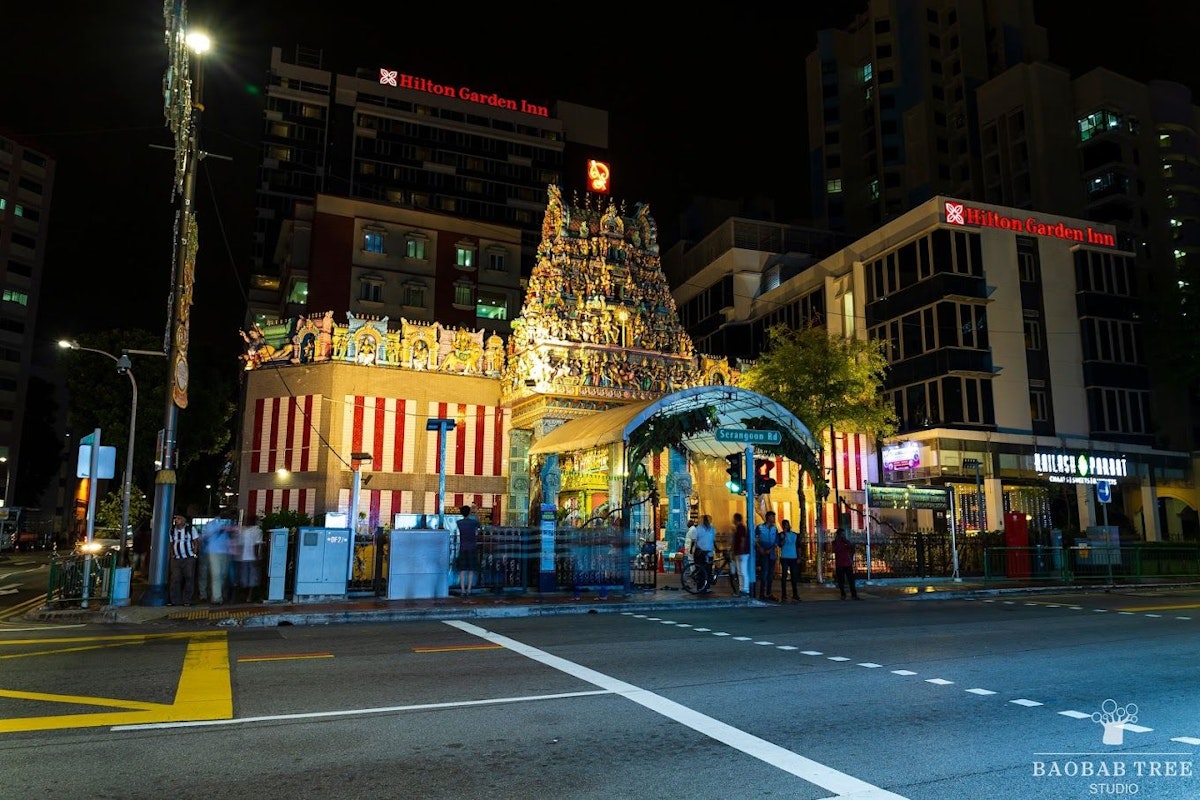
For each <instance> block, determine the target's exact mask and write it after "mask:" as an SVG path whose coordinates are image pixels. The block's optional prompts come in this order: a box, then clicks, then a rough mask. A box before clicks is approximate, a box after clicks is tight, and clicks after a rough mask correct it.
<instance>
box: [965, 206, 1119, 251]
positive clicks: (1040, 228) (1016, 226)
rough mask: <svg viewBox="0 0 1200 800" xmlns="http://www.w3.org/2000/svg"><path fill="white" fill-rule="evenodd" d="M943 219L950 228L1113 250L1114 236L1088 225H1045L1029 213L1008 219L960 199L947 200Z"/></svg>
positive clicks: (1052, 223) (1058, 222) (1062, 223)
mask: <svg viewBox="0 0 1200 800" xmlns="http://www.w3.org/2000/svg"><path fill="white" fill-rule="evenodd" d="M942 213H943V217H944V219H945V221H946V223H947V224H950V225H964V226H966V225H969V226H972V227H976V228H997V229H999V230H1004V231H1012V232H1013V233H1026V234H1032V235H1034V236H1049V237H1051V238H1054V239H1066V240H1067V241H1071V242H1079V243H1080V244H1089V245H1093V246H1097V247H1116V246H1117V237H1116V236H1114V235H1113V234H1111V233H1107V232H1105V231H1099V230H1096V229H1095V228H1093V227H1092V226H1090V225H1085V226H1083V227H1075V226H1072V225H1067V224H1066V223H1064V222H1062V221H1061V220H1058V221H1055V222H1045V221H1043V220H1041V219H1038V218H1037V217H1036V216H1034V215H1032V214H1030V215H1029V216H1025V217H1010V216H1005V215H1004V214H1000V213H997V212H995V211H992V210H991V209H987V208H976V207H975V206H972V205H970V204H968V203H964V202H962V201H959V200H947V201H946V203H945V207H944V209H943V212H942Z"/></svg>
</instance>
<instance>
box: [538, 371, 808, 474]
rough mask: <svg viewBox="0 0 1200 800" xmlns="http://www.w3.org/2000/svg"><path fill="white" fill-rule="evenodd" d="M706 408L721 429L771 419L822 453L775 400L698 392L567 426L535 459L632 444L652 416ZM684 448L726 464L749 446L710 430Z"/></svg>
mask: <svg viewBox="0 0 1200 800" xmlns="http://www.w3.org/2000/svg"><path fill="white" fill-rule="evenodd" d="M700 408H713V409H715V410H716V412H717V425H718V427H723V428H738V427H744V426H745V425H746V423H747V421H748V420H752V419H761V418H768V419H770V420H772V421H773V422H774V423H775V424H777V425H778V426H779V427H780V428H781V429H782V430H784V431H787V432H789V433H790V434H791V435H792V436H794V437H795V438H796V439H797V440H799V441H800V442H801V443H803V444H804V445H806V446H807V447H808V448H809V449H810V450H811V451H812V452H814V453H815V452H817V451H818V450H819V449H820V448H819V445H818V443H817V441H816V439H814V438H813V436H812V434H811V433H810V432H809V431H808V429H807V428H806V427H804V424H803V423H802V422H800V420H798V419H796V416H795V415H794V414H792V412H790V411H788V410H787V409H786V408H784V407H783V406H781V405H780V404H779V403H777V402H775V401H774V400H772V399H771V398H769V397H765V396H763V395H761V394H757V393H755V392H751V391H748V390H746V389H739V388H737V387H735V386H695V387H692V388H690V389H681V390H679V391H678V392H675V393H673V394H669V395H666V396H664V397H660V398H659V399H657V400H649V401H643V402H639V403H631V404H630V405H627V406H621V407H619V408H612V409H609V410H608V411H601V412H599V413H597V414H593V415H592V416H590V417H584V418H583V419H575V420H571V421H570V422H565V423H563V424H562V425H560V426H559V427H558V428H555V429H554V430H553V431H551V432H550V433H548V434H546V435H545V436H543V437H542V438H541V439H539V440H538V441H536V442H535V443H534V444H533V446H532V447H530V449H529V453H530V455H540V454H544V453H570V452H576V451H580V450H587V449H590V448H593V447H600V446H602V445H606V444H612V443H613V442H628V441H629V435H630V434H631V433H632V432H633V431H634V430H636V429H637V428H638V426H640V425H641V424H642V423H643V422H645V421H646V420H647V419H649V418H651V417H652V416H655V415H657V414H663V415H666V414H678V413H681V412H685V411H690V410H693V409H700ZM683 447H684V448H685V449H687V450H688V451H689V452H692V453H699V454H703V455H708V456H713V457H717V458H724V457H725V456H727V455H731V454H733V453H739V452H741V451H742V450H743V449H744V448H745V445H743V444H737V443H734V442H719V441H717V438H716V431H715V430H710V431H704V432H700V433H697V434H695V435H693V436H689V437H688V438H687V439H685V440H684V442H683Z"/></svg>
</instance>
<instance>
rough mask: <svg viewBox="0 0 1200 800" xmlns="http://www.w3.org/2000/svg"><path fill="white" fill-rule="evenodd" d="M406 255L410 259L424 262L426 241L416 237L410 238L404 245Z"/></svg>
mask: <svg viewBox="0 0 1200 800" xmlns="http://www.w3.org/2000/svg"><path fill="white" fill-rule="evenodd" d="M404 255H406V256H408V257H409V258H419V259H421V260H424V258H425V240H424V239H421V238H418V237H415V236H410V237H409V238H408V241H406V242H405V243H404Z"/></svg>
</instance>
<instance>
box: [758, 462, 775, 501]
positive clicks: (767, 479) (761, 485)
mask: <svg viewBox="0 0 1200 800" xmlns="http://www.w3.org/2000/svg"><path fill="white" fill-rule="evenodd" d="M773 469H775V462H774V461H772V460H771V459H767V458H756V459H754V493H755V494H769V493H770V491H771V487H773V486H774V485H775V479H774V478H772V477H771V470H773Z"/></svg>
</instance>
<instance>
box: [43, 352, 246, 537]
mask: <svg viewBox="0 0 1200 800" xmlns="http://www.w3.org/2000/svg"><path fill="white" fill-rule="evenodd" d="M78 342H79V344H80V345H81V346H82V347H90V348H93V349H95V350H103V351H104V352H106V353H111V354H112V355H114V356H120V354H121V351H122V350H124V349H131V350H161V349H162V340H161V339H160V338H159V337H157V336H155V335H154V334H152V333H149V332H148V331H142V330H130V331H122V330H109V331H102V332H99V333H92V334H87V335H83V336H80V337H79V338H78ZM192 344H193V350H195V351H197V352H196V354H195V355H196V357H194V358H191V359H190V360H189V366H190V367H191V380H190V387H191V390H190V391H189V393H188V407H187V409H186V410H185V411H184V412H183V413H181V414H180V415H179V430H178V441H179V446H178V458H177V464H176V467H177V469H178V470H179V471H180V473H181V476H180V477H181V486H182V485H183V484H184V481H186V482H187V485H188V486H190V487H191V493H192V494H193V495H195V496H196V497H197V498H199V499H198V500H197V502H198V504H199V505H201V506H203V505H204V504H205V503H206V502H207V497H206V496H205V490H204V488H203V487H204V485H205V484H206V483H213V482H214V481H213V477H214V476H213V475H196V476H190V475H188V474H187V472H188V467H190V466H192V465H195V464H197V462H198V460H199V459H201V458H202V457H204V456H207V455H217V456H224V454H225V451H226V450H227V449H228V447H229V442H230V439H231V425H232V421H233V418H234V412H235V409H236V396H237V389H236V377H237V375H238V374H239V370H238V368H237V366H236V362H231V363H230V364H229V366H228V369H227V371H228V375H229V377H228V378H226V377H225V376H224V373H223V371H222V370H221V368H220V365H218V364H214V363H213V361H212V359H211V358H210V357H209V354H208V352H207V351H206V350H205V349H204V348H202V347H200V346H199V343H198V342H196V341H193V343H192ZM130 358H131V360H132V362H133V373H134V378H135V380H136V381H137V388H138V404H137V429H136V432H135V433H136V441H135V443H134V458H133V477H134V479H133V484H134V486H137V487H152V486H153V484H154V477H155V475H154V473H155V469H156V467H155V464H154V458H155V455H156V452H155V451H156V449H157V444H158V432H159V431H160V430H161V429H162V426H163V407H164V404H165V403H166V395H165V394H164V391H165V387H166V371H167V361H166V359H158V358H154V357H153V356H139V355H134V356H131V357H130ZM60 359H61V363H62V365H63V368H64V370H65V373H66V386H67V398H68V399H67V414H68V419H69V428H70V430H72V431H73V432H74V433H75V436H76V438H75V439H74V441H73V442H72V444H75V443H77V442H78V437H80V436H83V435H86V434H88V433H91V432H92V431H93V430H94V429H95V428H97V427H99V428H100V429H101V430H102V432H103V434H102V438H103V440H104V441H103V443H104V444H106V445H113V446H115V447H116V448H117V463H118V464H121V465H124V464H125V455H126V454H125V449H126V447H127V446H128V442H129V412H130V403H131V400H132V398H131V389H132V386H131V383H130V381H129V378H128V377H127V376H125V375H121V374H120V373H118V372H117V369H116V364H114V363H113V362H112V360H111V359H108V358H105V357H104V356H101V355H98V354H96V353H89V352H86V351H82V350H63V351H61V353H60ZM122 477H123V473H122ZM117 527H120V524H119V523H118V525H117Z"/></svg>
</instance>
